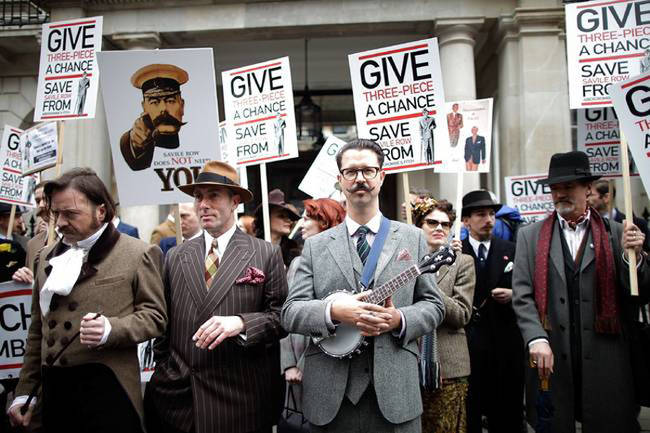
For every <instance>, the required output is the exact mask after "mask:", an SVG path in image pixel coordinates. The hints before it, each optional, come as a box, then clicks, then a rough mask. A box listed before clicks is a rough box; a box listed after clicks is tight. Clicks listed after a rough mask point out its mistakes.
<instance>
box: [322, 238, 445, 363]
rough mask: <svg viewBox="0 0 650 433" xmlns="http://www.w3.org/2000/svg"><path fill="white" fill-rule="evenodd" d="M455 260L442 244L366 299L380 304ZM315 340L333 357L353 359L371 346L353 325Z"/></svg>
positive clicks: (333, 296) (332, 295) (338, 293)
mask: <svg viewBox="0 0 650 433" xmlns="http://www.w3.org/2000/svg"><path fill="white" fill-rule="evenodd" d="M455 260H456V255H455V253H454V252H453V250H452V249H451V248H450V247H448V246H442V247H440V249H439V250H438V251H436V252H435V253H433V254H427V255H426V256H424V257H423V258H422V260H420V263H418V264H417V265H415V264H414V265H413V266H411V267H409V268H408V269H406V270H405V271H403V272H401V273H400V274H398V275H396V276H395V277H393V278H391V279H390V280H389V281H388V282H386V283H384V284H382V285H381V286H379V287H376V288H374V289H373V290H372V292H371V293H369V294H368V295H367V296H366V298H365V302H368V303H371V304H381V303H383V302H384V301H385V300H386V299H388V298H389V297H391V296H392V295H393V294H394V293H395V292H396V291H397V289H399V288H400V287H402V286H403V285H404V284H406V283H408V282H409V281H411V280H413V279H415V278H417V277H418V276H419V275H421V274H427V273H433V272H436V271H437V270H438V269H440V267H441V266H442V265H451V264H452V263H454V261H455ZM349 295H350V293H349V292H347V291H341V290H338V291H335V292H333V293H330V294H329V295H328V296H327V297H325V299H324V300H325V301H331V300H334V299H336V298H338V297H341V296H349ZM312 341H313V342H314V344H316V345H317V346H318V347H319V348H320V350H322V351H323V352H324V353H325V354H327V355H329V356H332V357H334V358H340V359H342V358H351V357H352V356H354V355H357V354H359V353H361V350H362V349H363V348H364V347H365V346H367V345H368V342H367V341H366V340H365V337H364V336H362V335H361V331H359V329H358V328H356V327H355V326H352V325H346V324H342V323H341V324H339V325H337V326H336V330H335V331H334V334H333V335H331V336H330V337H312Z"/></svg>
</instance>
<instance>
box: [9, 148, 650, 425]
mask: <svg viewBox="0 0 650 433" xmlns="http://www.w3.org/2000/svg"><path fill="white" fill-rule="evenodd" d="M383 163H384V155H383V153H382V150H381V148H380V147H379V145H378V144H377V143H375V142H373V141H370V140H363V139H358V140H352V141H351V142H349V143H348V144H346V145H345V146H343V147H342V148H341V149H340V151H339V153H338V154H337V165H338V169H339V173H340V174H339V177H338V182H339V186H340V189H341V191H342V192H343V195H344V197H345V202H343V203H340V202H338V201H335V200H332V199H326V198H321V199H310V200H305V201H304V202H303V206H302V207H303V209H297V208H296V207H294V206H293V205H292V204H290V203H287V202H286V201H285V196H284V193H283V192H282V191H280V190H273V191H271V192H270V193H269V211H270V212H269V214H270V224H269V227H270V236H268V237H269V238H270V240H271V242H266V241H264V238H265V233H264V225H263V223H262V219H263V216H262V207H261V205H260V206H257V207H256V208H255V211H254V212H253V213H252V215H243V216H241V217H239V218H238V219H237V218H236V212H235V210H236V209H237V207H238V206H239V205H240V204H241V203H247V202H250V201H251V200H252V199H253V195H252V194H251V192H250V191H248V190H247V189H245V188H243V187H241V186H240V185H239V180H238V176H237V173H236V171H235V170H234V169H233V168H232V167H231V166H229V165H228V164H226V163H223V162H219V161H211V162H208V163H207V164H206V165H205V166H204V167H203V169H202V171H201V172H200V174H199V175H198V176H197V178H196V179H195V180H194V182H193V183H191V184H188V185H184V186H181V187H180V190H181V191H182V192H184V193H186V194H187V195H188V200H192V201H191V202H189V201H188V203H183V204H181V205H180V206H179V208H178V209H179V212H178V214H176V213H175V212H172V213H170V215H169V216H168V217H167V218H166V220H165V221H163V222H162V223H161V224H160V225H159V226H158V227H156V229H155V230H154V232H153V234H152V236H151V239H150V242H149V243H146V242H143V241H140V240H138V239H137V238H138V231H137V229H136V228H135V227H132V226H129V225H128V224H126V223H125V222H123V221H120V220H119V217H117V211H116V204H115V202H114V200H113V198H112V197H111V195H110V194H109V193H108V191H107V189H106V187H105V185H104V184H103V183H102V181H101V180H100V179H99V178H98V177H97V175H96V174H95V173H94V172H93V171H92V170H90V169H81V168H80V169H73V170H70V171H68V172H66V173H64V174H63V175H62V176H60V177H59V178H57V179H55V180H52V181H48V182H46V183H43V184H40V185H38V186H37V188H36V191H35V195H36V199H37V203H38V207H37V212H36V213H37V216H38V222H37V224H36V225H35V226H36V229H35V230H34V232H35V234H34V236H33V238H32V239H31V240H29V242H27V243H26V244H25V245H24V246H21V245H20V243H19V241H18V240H17V238H16V237H14V238H13V239H3V240H2V242H3V243H5V244H6V245H9V246H8V247H6V248H5V249H3V247H2V246H3V245H5V244H0V260H3V261H4V263H11V264H12V266H13V268H12V267H10V266H9V265H6V268H7V269H5V267H4V266H3V267H2V269H3V272H5V271H6V275H5V274H3V278H4V280H5V281H6V280H9V279H11V278H13V280H15V281H18V282H23V283H29V284H32V285H33V296H32V312H31V319H32V322H31V326H30V328H29V335H28V339H27V346H26V350H25V357H24V363H23V367H22V370H21V373H20V379H19V380H18V381H17V383H16V381H13V382H12V381H4V382H3V386H4V388H5V391H6V392H5V394H4V395H5V398H6V395H7V392H8V391H13V389H14V388H15V391H13V392H12V398H11V399H9V401H8V402H7V416H8V419H9V421H10V423H11V425H12V426H14V427H15V428H16V429H18V428H26V429H28V430H30V431H52V432H58V431H68V432H116V431H119V432H142V431H149V432H196V433H208V432H271V431H272V428H273V426H275V425H277V424H278V423H279V422H280V421H281V418H282V417H283V416H284V417H285V418H286V415H287V414H288V413H289V412H288V411H286V410H284V409H285V408H286V407H287V406H291V413H298V414H301V415H300V417H299V419H300V422H299V425H298V427H297V428H299V429H302V430H301V431H312V432H346V433H347V432H420V431H422V432H426V433H432V432H436V433H453V432H471V433H477V432H481V431H483V430H484V429H487V430H488V431H489V432H492V433H511V432H512V433H515V432H516V433H520V432H524V431H526V428H527V426H526V424H527V422H528V423H530V425H531V426H536V425H539V423H540V422H541V421H543V420H544V419H545V420H546V422H548V424H549V425H550V426H551V430H550V431H553V432H574V431H575V423H576V422H580V423H581V424H582V431H583V432H586V433H597V432H614V431H616V432H635V431H638V429H639V425H638V422H637V416H638V411H639V404H638V400H637V398H636V397H637V396H636V394H635V386H634V381H635V377H634V370H633V368H632V360H631V354H630V349H631V347H630V346H631V343H630V338H629V335H628V330H629V329H630V328H631V326H632V323H633V322H634V321H635V320H636V319H637V318H638V316H639V311H640V309H641V308H644V306H645V305H646V304H647V303H648V300H649V297H650V286H649V285H650V270H649V269H648V266H649V265H648V260H647V259H646V252H645V251H646V249H645V248H644V245H645V246H646V247H647V245H648V244H647V242H648V239H647V230H648V227H647V223H646V222H645V221H643V220H640V219H638V218H636V217H634V223H632V222H630V221H627V220H626V219H625V215H623V214H622V213H621V212H620V211H619V210H618V209H616V208H615V207H612V206H611V205H610V201H613V199H614V194H615V191H610V190H609V184H608V183H607V182H602V181H599V180H598V177H597V176H593V175H592V174H591V172H590V170H589V162H588V159H587V156H586V155H585V154H584V153H581V152H568V153H561V154H555V155H553V157H552V159H551V161H550V164H549V171H548V177H547V178H544V179H541V180H540V181H539V182H540V183H542V184H546V185H549V186H550V190H551V195H552V197H553V201H554V204H555V211H554V212H553V213H551V214H550V215H549V216H548V217H547V218H545V219H544V220H542V221H539V222H536V223H532V224H528V225H522V226H521V227H518V228H517V230H516V231H515V230H509V231H505V230H503V229H502V228H501V229H500V228H499V219H500V218H502V217H500V216H499V215H507V214H509V213H510V212H511V209H510V210H509V209H505V210H506V212H503V211H504V207H503V206H502V205H501V204H500V203H498V202H497V201H496V200H495V198H494V195H493V194H491V193H490V192H489V191H486V190H477V191H472V192H469V193H467V194H466V195H465V196H464V197H463V200H462V208H461V209H454V207H453V205H452V204H451V203H450V201H448V200H447V199H445V198H444V197H435V198H434V197H432V196H431V194H429V193H428V192H427V191H423V190H418V191H414V194H412V196H411V198H410V200H411V201H412V203H411V206H408V208H409V209H410V210H411V212H412V215H411V216H412V221H413V224H405V223H402V222H397V221H391V220H389V219H388V218H386V217H385V216H383V215H382V213H381V211H380V210H379V207H380V206H379V197H380V191H381V187H382V184H383V182H384V178H385V172H384V171H383V169H382V167H383ZM406 208H407V207H406V206H405V207H403V212H406ZM500 212H502V213H501V214H500ZM6 213H7V211H6V209H5V207H4V205H0V230H2V233H3V234H4V233H7V232H8V231H9V228H8V226H7V222H6V218H5V214H6ZM176 218H179V219H180V228H181V236H180V237H181V238H182V240H183V242H182V244H180V245H176V242H177V237H176V222H175V219H176ZM503 218H505V217H503ZM621 222H622V224H621ZM48 224H50V227H56V230H50V231H49V232H48ZM454 224H462V226H463V228H464V232H465V235H464V236H463V237H462V240H461V239H455V238H454V236H453V232H454V230H453V227H454ZM506 224H509V223H506ZM18 230H19V229H18ZM14 233H16V234H19V233H17V232H16V231H14ZM445 247H449V248H451V250H452V251H453V256H454V262H453V263H452V264H445V265H442V266H441V267H440V268H439V269H437V270H436V272H435V273H433V274H430V273H426V271H425V270H424V269H423V268H422V269H421V268H418V267H417V264H418V263H419V261H420V259H422V258H427V257H429V258H430V257H432V256H433V255H436V254H441V251H443V250H444V248H445ZM441 248H442V249H443V250H441ZM20 251H22V256H21V255H16V256H14V255H11V256H10V255H9V254H17V253H19V252H20ZM632 252H633V253H634V254H635V256H636V261H637V269H636V273H637V280H638V286H639V292H640V295H639V296H632V295H631V294H630V280H629V274H630V272H629V259H630V257H629V254H631V253H632ZM414 269H415V270H414ZM398 275H399V276H400V277H399V279H397V280H396V279H395V277H396V276H398ZM395 281H398V283H395ZM375 289H376V290H375ZM389 289H390V291H388V290H389ZM380 295H383V296H381V297H380ZM150 339H155V343H154V347H153V351H154V358H155V361H156V365H155V371H154V373H153V376H152V377H151V380H150V381H149V382H148V383H147V384H146V389H145V390H144V397H143V394H142V390H141V384H140V375H139V366H138V357H137V345H138V344H139V343H142V342H145V341H148V340H150ZM325 343H327V345H326V344H325ZM542 382H545V383H546V382H548V383H550V397H549V401H548V402H547V403H548V404H549V405H551V406H553V407H554V414H553V416H552V417H548V416H546V415H547V414H545V416H542V414H540V413H539V411H540V407H539V405H538V404H536V403H537V396H538V393H539V392H540V386H541V383H542ZM295 419H296V418H294V420H295ZM303 420H304V421H305V423H303V422H302V421H303ZM284 421H286V419H285V420H284ZM283 426H284V424H283V423H282V422H280V431H282V428H283ZM6 427H7V428H8V426H6ZM294 427H295V426H294Z"/></svg>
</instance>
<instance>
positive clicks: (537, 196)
mask: <svg viewBox="0 0 650 433" xmlns="http://www.w3.org/2000/svg"><path fill="white" fill-rule="evenodd" d="M546 177H548V176H547V175H546V174H528V175H524V176H510V177H506V178H505V189H506V205H508V206H510V207H512V208H515V209H517V210H518V211H519V213H520V214H521V217H522V218H523V219H524V221H526V222H528V223H531V222H535V221H539V220H543V219H544V218H546V216H547V215H548V214H550V213H551V212H553V211H554V210H555V207H554V206H553V198H551V188H550V187H549V186H548V185H540V184H538V183H537V182H536V181H537V180H539V179H545V178H546Z"/></svg>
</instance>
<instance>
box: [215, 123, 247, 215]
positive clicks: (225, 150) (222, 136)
mask: <svg viewBox="0 0 650 433" xmlns="http://www.w3.org/2000/svg"><path fill="white" fill-rule="evenodd" d="M219 144H220V145H221V160H222V161H223V162H227V163H228V164H230V165H231V166H233V167H236V168H235V170H237V175H238V176H239V185H241V186H243V187H244V188H248V173H246V167H237V165H236V164H237V162H236V161H234V160H233V158H231V156H232V155H233V151H234V150H235V149H234V148H233V146H231V145H230V143H229V141H228V129H227V128H226V121H225V120H224V121H223V122H219ZM236 212H237V213H238V214H240V213H244V212H245V209H244V203H240V204H239V206H237V210H236Z"/></svg>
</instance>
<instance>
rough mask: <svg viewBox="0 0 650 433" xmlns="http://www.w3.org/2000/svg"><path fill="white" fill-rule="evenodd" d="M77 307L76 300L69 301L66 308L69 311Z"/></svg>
mask: <svg viewBox="0 0 650 433" xmlns="http://www.w3.org/2000/svg"><path fill="white" fill-rule="evenodd" d="M77 307H79V303H78V302H70V303H69V304H68V310H70V311H74V310H76V309H77Z"/></svg>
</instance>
